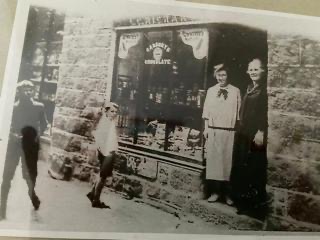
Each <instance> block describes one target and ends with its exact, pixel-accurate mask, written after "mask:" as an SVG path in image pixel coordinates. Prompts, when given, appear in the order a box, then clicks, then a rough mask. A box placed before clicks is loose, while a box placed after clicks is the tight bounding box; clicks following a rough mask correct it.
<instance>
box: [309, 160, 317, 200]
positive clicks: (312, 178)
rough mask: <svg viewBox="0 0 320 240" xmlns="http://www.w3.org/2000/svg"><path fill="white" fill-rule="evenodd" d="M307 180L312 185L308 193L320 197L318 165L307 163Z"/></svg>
mask: <svg viewBox="0 0 320 240" xmlns="http://www.w3.org/2000/svg"><path fill="white" fill-rule="evenodd" d="M306 173H307V180H308V181H309V182H310V183H311V184H312V189H311V191H310V193H312V194H315V195H318V196H319V195H320V177H319V176H320V164H319V163H312V162H310V163H308V165H307V167H306Z"/></svg>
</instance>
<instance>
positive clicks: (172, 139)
mask: <svg viewBox="0 0 320 240" xmlns="http://www.w3.org/2000/svg"><path fill="white" fill-rule="evenodd" d="M115 30H116V33H117V43H116V53H115V63H114V72H113V83H112V92H111V100H112V101H114V102H116V103H117V104H118V105H119V106H120V111H119V117H118V122H117V123H118V129H119V144H120V149H121V151H120V153H121V159H125V161H126V162H128V164H127V166H129V168H131V171H129V172H132V173H135V174H136V175H138V176H142V177H144V178H147V179H149V180H152V181H153V183H159V184H158V186H159V188H160V190H159V191H160V192H161V191H162V190H161V189H163V188H164V189H166V190H167V191H169V192H171V193H173V194H176V193H178V192H179V191H181V192H179V194H182V195H183V194H184V195H185V196H184V197H187V196H188V197H189V198H190V197H191V198H198V199H199V198H200V199H201V198H204V197H205V194H206V192H205V181H204V176H203V174H204V169H205V165H206V164H205V156H206V144H205V139H204V138H203V120H202V109H203V103H204V100H205V97H206V91H207V89H208V88H209V87H211V86H213V85H214V84H216V80H215V79H214V78H213V76H212V75H213V74H212V69H213V66H215V65H217V64H220V63H226V64H228V66H230V73H231V76H230V79H231V83H232V84H233V85H235V86H237V87H238V88H240V89H241V91H242V92H243V91H244V90H245V89H246V88H247V85H248V79H247V76H246V75H247V74H246V70H247V63H248V62H249V60H250V59H252V58H254V57H258V58H261V59H263V60H266V58H267V34H266V32H263V31H261V30H256V29H252V28H246V27H243V26H240V25H234V24H208V23H207V24H201V23H200V24H188V23H185V24H176V25H171V26H163V25H161V24H159V25H157V26H145V25H144V26H128V27H125V26H120V27H116V28H115ZM120 171H121V170H120ZM176 190H178V192H177V191H176ZM184 192H185V193H184ZM159 194H160V193H159ZM160 195H161V194H160ZM184 197H183V198H184ZM173 199H174V198H173ZM176 199H178V200H179V199H180V198H176ZM175 204H178V205H181V203H175Z"/></svg>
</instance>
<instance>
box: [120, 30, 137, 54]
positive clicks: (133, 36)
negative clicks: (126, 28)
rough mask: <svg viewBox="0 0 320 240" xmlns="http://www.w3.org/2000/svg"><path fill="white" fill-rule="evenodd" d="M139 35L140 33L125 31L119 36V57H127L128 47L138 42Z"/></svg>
mask: <svg viewBox="0 0 320 240" xmlns="http://www.w3.org/2000/svg"><path fill="white" fill-rule="evenodd" d="M140 36H141V35H140V33H126V34H122V35H121V36H120V42H119V52H118V56H119V58H122V59H124V58H127V56H128V53H129V49H130V48H131V47H133V46H135V45H137V44H138V42H139V40H140Z"/></svg>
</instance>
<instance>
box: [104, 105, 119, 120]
mask: <svg viewBox="0 0 320 240" xmlns="http://www.w3.org/2000/svg"><path fill="white" fill-rule="evenodd" d="M117 113H118V110H117V109H116V108H115V107H111V108H109V109H108V110H106V109H105V114H106V117H107V118H109V119H110V120H114V119H115V118H116V116H117Z"/></svg>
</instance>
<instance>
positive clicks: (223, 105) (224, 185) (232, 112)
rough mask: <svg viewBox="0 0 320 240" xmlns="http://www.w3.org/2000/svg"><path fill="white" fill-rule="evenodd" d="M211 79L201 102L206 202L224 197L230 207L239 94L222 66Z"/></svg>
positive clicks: (215, 70) (239, 103)
mask: <svg viewBox="0 0 320 240" xmlns="http://www.w3.org/2000/svg"><path fill="white" fill-rule="evenodd" d="M214 77H215V78H216V79H217V81H218V83H217V84H216V85H215V86H213V87H211V88H209V89H208V91H207V96H206V99H205V102H204V107H203V114H202V118H203V119H204V123H205V126H204V136H205V138H206V152H207V155H206V162H207V165H206V179H207V180H208V185H209V186H210V189H209V190H210V191H211V196H210V197H209V198H208V201H209V202H215V201H217V200H218V199H219V198H220V197H224V199H225V201H226V203H227V204H228V205H232V204H233V201H232V199H231V198H230V192H229V191H228V189H229V181H230V173H231V167H232V155H233V145H234V136H235V126H236V122H237V120H239V109H240V105H241V96H240V90H239V89H238V88H236V87H234V86H232V85H231V84H229V81H228V69H227V68H226V66H225V65H224V64H220V65H217V66H215V67H214Z"/></svg>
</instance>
